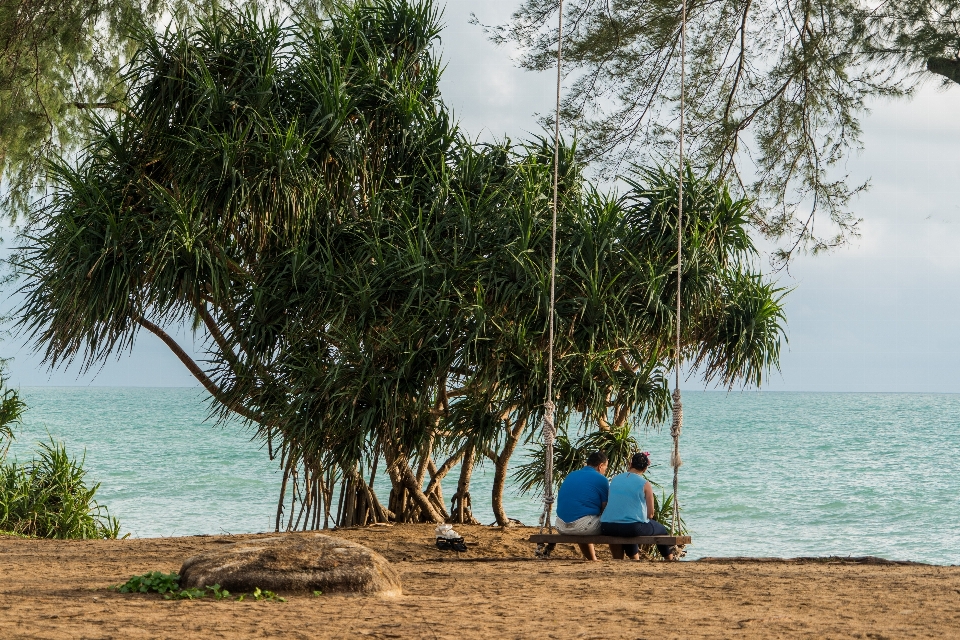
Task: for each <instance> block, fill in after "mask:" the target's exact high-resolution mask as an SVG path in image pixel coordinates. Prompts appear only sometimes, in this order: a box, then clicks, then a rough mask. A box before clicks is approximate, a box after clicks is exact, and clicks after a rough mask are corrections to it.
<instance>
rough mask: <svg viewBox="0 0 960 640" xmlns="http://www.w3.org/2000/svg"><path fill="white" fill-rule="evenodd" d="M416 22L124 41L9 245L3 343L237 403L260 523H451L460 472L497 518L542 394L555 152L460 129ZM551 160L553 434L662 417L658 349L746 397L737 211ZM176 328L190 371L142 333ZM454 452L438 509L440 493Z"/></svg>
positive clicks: (407, 10) (756, 282) (756, 371)
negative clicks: (138, 353) (679, 267)
mask: <svg viewBox="0 0 960 640" xmlns="http://www.w3.org/2000/svg"><path fill="white" fill-rule="evenodd" d="M439 34H440V23H439V14H438V11H437V10H436V9H435V7H434V5H433V4H432V3H431V2H429V1H413V0H369V1H364V2H354V3H350V4H340V5H336V6H334V8H333V9H332V10H331V12H330V14H329V16H327V17H326V18H324V19H322V20H320V19H315V18H301V19H297V20H291V21H281V20H278V19H276V18H273V17H270V16H269V15H264V14H261V13H257V12H254V11H250V12H243V13H221V12H215V13H214V14H213V15H211V16H210V17H209V18H207V19H205V20H202V21H200V22H199V24H198V25H196V26H193V27H185V28H179V29H170V30H168V31H167V32H165V33H164V34H160V35H157V34H154V33H153V32H152V31H149V30H141V31H140V32H138V33H137V34H136V38H137V39H138V42H139V48H138V50H137V53H136V55H135V56H134V57H133V60H132V62H131V65H130V67H129V68H128V70H127V79H128V80H127V82H128V87H129V90H128V93H127V94H126V95H125V96H124V98H123V102H122V104H123V108H122V109H120V110H119V111H118V112H117V114H116V117H115V118H111V119H110V120H98V121H97V122H96V123H95V125H94V126H95V133H94V135H93V136H92V138H91V139H90V141H89V144H88V146H86V147H85V148H84V149H83V152H82V153H81V154H80V155H79V157H78V158H77V159H76V160H75V161H69V160H63V161H61V162H59V163H57V164H56V165H55V166H54V167H53V177H54V180H55V183H54V184H55V190H54V192H53V194H52V196H51V197H50V198H49V199H47V200H45V201H44V202H42V203H41V204H39V205H38V206H37V208H36V209H35V211H34V212H33V217H34V219H35V222H34V223H33V225H32V227H31V228H30V229H29V230H28V231H27V232H26V234H25V235H24V243H23V245H22V247H21V249H20V252H19V255H18V258H17V261H16V262H17V266H18V268H19V269H20V271H21V274H22V275H23V277H24V280H23V282H24V286H23V293H24V294H25V302H24V304H23V306H22V308H21V309H20V314H19V316H20V318H21V328H22V330H23V331H24V332H25V333H26V334H27V335H28V336H30V337H31V338H32V339H33V340H34V342H35V344H36V345H37V346H38V348H41V349H43V350H44V352H45V354H46V358H47V361H48V363H50V364H51V365H52V366H57V365H59V364H61V363H64V362H69V361H71V360H73V359H76V358H79V359H81V360H82V362H83V363H84V364H85V365H86V366H94V365H96V364H97V363H100V362H102V361H104V360H105V359H107V358H109V357H111V356H112V355H114V354H116V353H118V352H120V351H122V350H124V349H126V348H127V347H129V346H130V345H131V344H132V343H133V342H134V340H136V339H137V338H138V336H139V335H140V332H141V330H142V329H146V330H147V331H149V332H150V333H152V334H155V335H156V336H158V337H159V338H160V339H162V340H163V341H164V342H165V343H166V344H167V345H168V346H169V347H170V348H171V349H172V350H173V351H174V352H175V353H176V354H177V355H178V357H179V358H180V359H181V360H182V361H183V363H184V364H185V365H186V366H187V367H188V368H189V369H190V371H191V372H192V373H193V375H195V376H196V377H197V379H198V380H200V381H201V382H202V383H203V385H204V386H205V387H206V389H207V390H208V391H209V392H210V394H211V396H212V399H213V402H212V411H213V413H214V414H215V415H217V416H218V417H220V418H221V419H226V418H227V417H229V416H230V415H232V414H238V415H240V416H242V418H243V419H244V420H245V421H246V422H247V423H248V424H250V425H252V426H253V427H254V428H255V429H256V433H257V435H258V437H259V438H260V439H261V440H262V441H264V442H266V443H267V446H268V447H269V448H270V451H271V453H272V454H274V455H279V457H280V458H281V461H282V464H283V467H284V469H285V476H284V492H285V494H284V495H285V496H286V502H284V497H283V496H282V497H281V509H280V510H279V511H278V514H277V526H278V528H280V527H281V526H283V525H284V522H283V521H282V520H281V516H283V517H284V519H285V520H286V526H287V527H288V528H297V527H313V526H317V525H318V524H319V523H320V521H321V518H323V520H324V521H327V520H328V519H329V518H331V517H332V518H333V519H334V520H335V521H337V522H339V523H341V524H353V523H364V522H368V521H371V520H380V521H384V520H397V521H409V520H426V521H438V520H443V519H445V518H448V517H452V518H454V519H456V520H457V521H461V522H462V521H470V520H471V519H472V515H471V513H470V491H469V483H470V474H471V472H472V470H473V468H474V466H475V465H476V464H478V463H479V462H480V461H481V460H483V459H487V460H490V461H491V462H492V463H493V464H494V467H495V479H494V487H493V494H492V496H491V500H492V504H493V509H494V513H495V514H496V516H497V520H498V521H499V522H500V523H501V524H507V523H508V522H509V519H508V516H507V514H506V512H505V509H504V507H503V502H502V498H503V490H504V484H505V482H506V479H507V474H508V466H509V461H510V459H511V456H512V454H513V452H514V451H515V449H516V447H517V446H518V444H520V443H522V442H523V441H524V440H525V439H527V438H529V437H531V436H532V434H533V433H534V431H533V427H534V426H535V425H537V424H539V420H540V417H541V414H542V409H543V407H542V403H543V398H544V395H545V389H546V372H545V363H546V354H545V350H546V348H547V340H546V328H547V321H548V308H549V304H548V301H549V255H550V251H549V245H550V219H551V209H550V206H551V205H550V202H551V198H550V196H551V193H552V159H553V141H552V140H546V139H543V140H531V141H528V142H525V143H522V144H514V143H511V142H509V141H504V142H502V143H499V144H492V145H476V144H473V143H471V142H470V141H469V139H468V138H466V137H465V136H464V135H462V134H461V133H460V132H459V131H458V129H457V127H456V125H455V123H454V122H453V121H452V119H451V116H450V114H449V111H448V109H447V107H446V106H445V105H444V103H443V101H442V99H441V95H440V93H439V79H440V74H441V69H442V63H441V62H440V60H439V57H438V55H437V53H436V46H437V42H438V38H439ZM560 168H561V180H560V207H559V253H558V268H557V336H558V340H557V342H556V345H555V352H554V355H555V363H556V375H555V389H556V396H557V397H556V402H557V406H558V412H559V422H560V423H561V424H562V425H568V426H569V428H570V429H572V430H580V429H583V430H587V431H611V430H624V429H630V428H636V427H644V426H656V425H659V424H660V423H661V422H662V420H663V419H664V417H665V415H666V413H667V411H668V407H669V395H668V389H667V384H666V381H665V379H664V372H665V370H666V369H667V368H668V367H671V366H673V363H674V362H675V361H676V359H677V358H678V357H683V358H684V359H685V360H686V361H688V362H691V363H692V364H693V367H694V369H695V370H696V371H698V372H700V373H702V374H703V375H704V376H705V378H706V379H707V380H713V381H716V382H718V383H720V384H723V385H729V386H733V385H740V384H756V385H759V384H761V383H762V382H763V381H764V379H765V376H766V375H767V372H768V371H769V370H770V369H771V368H773V367H776V366H777V362H778V358H779V349H780V345H781V342H782V340H783V323H784V316H783V308H782V302H781V301H782V297H783V295H784V292H783V291H782V290H780V289H778V288H777V287H775V286H774V285H773V284H772V283H771V281H770V280H769V279H767V278H765V277H763V276H762V275H761V274H760V272H759V270H758V268H757V266H756V264H755V262H756V250H755V248H754V245H753V241H752V239H751V237H750V235H749V233H748V224H749V220H750V212H751V206H752V205H751V202H750V201H748V200H745V199H738V198H736V197H734V196H733V195H732V194H731V192H730V191H729V189H728V188H727V187H726V185H725V183H723V182H722V181H718V180H716V179H714V178H703V177H700V176H699V175H698V174H697V173H696V172H694V170H693V169H692V168H690V167H687V168H686V169H685V171H684V173H683V176H684V177H683V180H684V199H685V200H684V211H685V217H684V226H683V228H682V229H678V228H677V224H676V223H677V198H678V176H679V172H678V170H677V168H676V167H674V168H658V167H650V168H641V167H635V168H633V169H631V171H630V173H629V176H630V177H629V179H628V182H627V183H626V185H627V186H626V188H625V189H624V191H623V192H622V193H619V194H618V193H605V192H602V191H600V190H599V189H598V188H596V187H595V186H594V185H592V184H591V183H590V182H588V181H587V180H586V179H585V177H584V173H583V167H582V166H581V165H580V164H579V163H578V162H577V160H576V153H575V150H574V148H573V147H572V146H565V147H564V148H563V149H562V153H561V163H560ZM677 234H682V235H683V239H684V245H685V247H686V248H685V253H684V256H685V257H684V266H683V269H684V270H683V274H682V276H683V282H684V287H683V312H682V317H681V318H680V322H681V326H682V328H683V330H682V353H680V354H678V353H676V352H675V347H674V346H673V337H672V330H671V327H672V326H673V324H674V322H675V320H676V318H675V310H674V309H675V307H674V296H675V291H676V277H677V274H676V246H677ZM183 323H190V324H192V326H193V327H195V329H196V331H197V332H198V334H199V335H200V336H201V337H202V339H203V343H204V345H205V348H206V352H207V353H206V358H205V360H203V361H194V360H193V359H191V358H190V357H189V356H188V355H187V353H186V352H185V351H184V350H183V349H181V348H180V346H179V345H178V344H177V343H176V341H175V340H174V339H173V338H172V337H171V335H169V333H168V332H167V331H166V330H165V328H166V327H169V326H177V325H180V324H183ZM380 463H384V465H385V468H386V472H387V474H388V475H389V479H390V483H391V486H392V492H391V496H390V500H389V502H388V504H386V505H382V504H381V503H380V502H379V500H378V499H377V497H376V495H375V494H374V492H373V491H372V489H371V487H372V486H373V484H374V481H375V478H374V477H373V476H374V474H375V473H376V470H377V469H378V468H379V467H380ZM458 463H460V467H461V476H460V483H459V485H458V491H457V493H456V494H455V495H454V496H453V500H452V502H451V505H450V508H449V510H448V508H447V506H446V501H445V500H444V499H443V496H442V492H441V489H440V480H441V479H442V478H443V477H444V476H445V475H446V474H447V473H449V472H450V471H451V469H452V468H453V467H454V466H455V465H457V464H458ZM338 482H339V483H341V496H344V497H343V498H342V499H340V500H336V501H335V500H334V497H335V496H334V487H335V484H336V483H338ZM425 484H426V486H425ZM333 504H338V505H339V509H340V510H339V513H336V514H331V513H330V511H329V510H330V508H331V505H333ZM285 505H290V508H288V507H287V506H285ZM284 509H287V510H286V511H284Z"/></svg>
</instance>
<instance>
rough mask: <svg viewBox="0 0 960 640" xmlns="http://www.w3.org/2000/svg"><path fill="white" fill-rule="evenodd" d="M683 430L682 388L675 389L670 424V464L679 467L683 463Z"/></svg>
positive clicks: (675, 467)
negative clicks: (681, 440)
mask: <svg viewBox="0 0 960 640" xmlns="http://www.w3.org/2000/svg"><path fill="white" fill-rule="evenodd" d="M682 431H683V402H682V401H681V400H680V388H679V387H677V388H676V389H674V390H673V423H672V424H671V425H670V435H671V436H672V437H673V453H671V454H670V466H671V467H673V468H674V469H679V468H680V465H682V464H683V460H681V459H680V433H681V432H682Z"/></svg>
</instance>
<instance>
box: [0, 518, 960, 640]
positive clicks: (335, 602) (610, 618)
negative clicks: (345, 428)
mask: <svg viewBox="0 0 960 640" xmlns="http://www.w3.org/2000/svg"><path fill="white" fill-rule="evenodd" d="M461 529H462V533H463V534H464V536H465V538H466V540H467V542H468V544H469V548H468V551H467V553H464V554H459V555H458V554H456V553H455V552H440V551H438V550H437V549H436V548H435V547H433V546H432V537H431V535H432V527H431V526H427V525H423V526H419V525H406V526H397V527H373V528H367V529H355V530H341V531H337V532H334V535H339V536H343V537H344V538H348V539H350V540H354V541H356V542H360V543H363V544H365V545H367V546H369V547H371V548H373V549H375V550H377V551H379V552H380V553H382V554H383V555H384V556H386V557H387V558H388V559H389V560H390V561H391V562H393V563H394V564H395V566H396V567H397V569H398V571H399V572H400V574H401V575H402V579H403V591H404V595H403V596H401V597H398V598H391V599H379V598H363V597H356V596H342V595H341V596H338V595H323V596H321V597H313V596H311V595H295V594H294V595H289V596H288V597H287V602H252V601H249V600H245V601H243V602H235V601H214V600H212V599H209V598H208V599H203V600H197V601H184V600H181V601H166V600H163V599H162V598H161V597H160V596H156V595H124V594H119V593H114V592H112V591H110V590H109V589H108V587H109V586H110V585H112V584H116V583H119V582H122V581H124V580H126V579H127V578H129V577H130V576H131V575H134V574H141V573H145V572H147V571H154V570H160V571H164V572H173V571H176V570H178V569H179V567H180V563H181V562H182V561H183V560H184V559H185V558H187V557H189V556H191V555H194V554H196V553H199V552H201V551H203V550H205V549H210V548H214V547H217V546H219V545H222V544H224V543H229V542H232V541H236V540H237V539H239V538H246V537H250V536H196V537H184V538H155V539H142V540H120V541H70V542H64V541H53V540H24V539H16V538H10V537H0V575H2V576H3V580H2V581H0V611H2V614H0V638H261V637H277V638H354V637H372V638H437V639H439V638H631V639H633V638H649V639H652V638H872V639H880V638H951V637H960V567H942V566H929V565H907V564H874V563H864V562H857V561H840V560H830V561H810V560H806V561H804V560H800V561H797V560H793V561H787V560H779V561H774V560H768V559H755V560H749V559H712V560H706V561H703V560H701V561H697V562H679V563H672V564H667V563H661V562H656V563H654V562H642V563H630V562H616V563H615V562H613V561H612V560H610V559H609V555H607V554H605V553H604V554H601V555H602V556H606V558H607V560H606V561H604V562H600V563H586V562H583V561H581V560H578V559H576V556H575V554H574V552H573V549H572V548H569V547H561V548H559V549H558V553H557V554H556V557H555V558H554V559H552V560H550V561H538V560H535V559H532V547H531V545H529V544H527V543H525V542H524V539H525V538H526V536H528V535H529V534H530V533H531V532H532V530H531V529H529V528H512V529H508V530H505V531H504V530H500V529H498V528H491V527H462V528H461ZM262 535H276V534H262ZM292 535H295V534H292Z"/></svg>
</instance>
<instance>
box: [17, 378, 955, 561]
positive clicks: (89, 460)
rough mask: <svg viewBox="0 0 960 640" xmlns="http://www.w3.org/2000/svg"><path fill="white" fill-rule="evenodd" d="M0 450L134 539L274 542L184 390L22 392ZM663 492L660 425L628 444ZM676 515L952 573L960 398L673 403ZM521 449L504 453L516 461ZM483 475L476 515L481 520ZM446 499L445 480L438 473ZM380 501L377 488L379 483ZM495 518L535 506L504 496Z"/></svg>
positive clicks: (244, 470)
mask: <svg viewBox="0 0 960 640" xmlns="http://www.w3.org/2000/svg"><path fill="white" fill-rule="evenodd" d="M21 396H22V398H23V399H24V401H25V402H26V403H27V405H28V407H29V409H28V411H27V413H26V415H25V420H24V424H23V427H22V428H21V429H20V430H19V431H18V433H17V440H16V441H15V443H14V445H13V447H12V449H11V455H13V456H15V457H17V458H19V459H24V458H27V457H29V456H30V455H31V450H32V449H33V448H34V446H35V443H36V442H38V441H42V440H47V439H48V438H50V437H53V438H55V439H57V440H61V441H63V442H64V443H65V444H66V445H67V448H68V451H69V452H70V453H72V454H73V455H74V456H76V457H81V456H85V466H86V468H87V470H88V477H89V478H90V479H91V481H95V482H99V483H100V490H99V492H98V494H97V497H98V500H99V501H100V502H101V503H102V504H105V505H107V506H108V507H109V509H110V512H111V514H113V515H115V516H117V517H118V518H119V519H120V522H121V526H122V531H123V532H124V533H127V532H129V533H130V535H131V536H133V537H155V536H182V535H193V534H201V533H207V534H218V533H247V532H261V531H272V530H273V523H274V518H275V515H276V498H277V495H278V492H279V486H280V473H279V471H278V469H277V467H276V463H275V462H271V461H270V460H269V459H268V457H267V452H266V450H265V449H264V448H262V447H261V446H260V445H259V443H257V442H253V441H251V435H252V434H251V433H250V432H249V431H246V430H244V429H243V428H241V427H238V426H226V427H220V426H216V425H213V424H211V423H210V422H207V421H206V417H207V408H206V401H205V398H204V395H203V393H202V391H201V390H199V389H195V388H156V389H149V388H138V387H126V388H108V387H26V388H22V389H21ZM637 437H638V438H639V440H640V442H641V443H642V444H643V447H644V448H645V449H646V450H649V451H650V452H651V454H652V459H653V466H652V468H651V472H650V476H651V477H652V479H653V480H654V481H655V482H658V483H661V484H662V485H663V487H664V488H667V487H668V486H669V485H670V483H671V479H672V470H671V468H670V466H669V452H670V435H669V429H663V430H659V431H658V430H647V431H641V432H640V433H638V434H637ZM681 454H682V458H683V462H684V464H683V466H682V467H681V469H680V492H679V498H680V504H681V508H682V513H683V517H684V519H685V521H686V523H687V525H688V527H689V528H690V530H691V534H692V535H693V538H694V544H693V545H692V546H691V547H690V548H689V555H688V557H690V558H697V557H703V556H778V557H795V556H825V555H836V556H862V555H874V556H880V557H883V558H888V559H893V560H916V561H921V562H929V563H936V564H960V395H938V394H930V395H925V394H875V393H874V394H872V393H783V392H754V391H750V392H731V393H724V392H713V391H699V392H697V391H686V392H684V431H683V435H682V439H681ZM524 455H525V454H524V452H522V451H518V452H517V454H516V455H515V456H514V465H518V464H520V463H521V462H522V461H523V456H524ZM492 477H493V469H492V465H490V464H487V465H485V466H482V467H481V468H480V469H478V470H477V471H476V472H475V474H474V480H473V484H472V486H471V494H472V496H473V503H474V514H475V515H476V516H477V518H478V519H479V520H481V521H482V522H484V523H489V522H492V521H493V514H492V511H491V510H490V499H489V495H490V494H489V489H490V485H491V483H492ZM448 480H449V482H448V483H445V486H444V495H445V496H446V498H447V499H448V500H449V497H450V496H451V495H452V494H453V491H454V485H455V483H456V473H455V472H454V473H451V474H450V475H449V476H448ZM381 491H382V488H381ZM506 506H507V512H508V515H509V516H510V517H513V518H517V519H519V520H520V521H522V522H523V523H525V524H530V525H533V524H536V522H537V518H538V515H539V512H540V508H541V506H540V503H539V502H538V500H537V499H536V498H535V497H534V496H529V495H527V496H523V495H519V494H518V493H517V491H516V490H515V489H514V488H512V487H510V488H508V489H507V494H506Z"/></svg>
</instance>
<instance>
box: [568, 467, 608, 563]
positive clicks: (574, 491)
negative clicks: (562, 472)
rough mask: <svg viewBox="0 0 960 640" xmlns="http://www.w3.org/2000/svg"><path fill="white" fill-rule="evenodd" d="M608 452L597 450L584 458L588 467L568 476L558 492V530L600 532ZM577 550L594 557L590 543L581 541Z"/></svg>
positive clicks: (570, 533) (578, 533)
mask: <svg viewBox="0 0 960 640" xmlns="http://www.w3.org/2000/svg"><path fill="white" fill-rule="evenodd" d="M606 472H607V455H606V454H605V453H603V452H602V451H596V452H594V453H591V454H590V457H589V458H587V466H585V467H584V468H583V469H580V470H578V471H574V472H573V473H571V474H569V475H567V477H566V479H565V480H564V481H563V484H562V485H560V491H558V492H557V531H558V532H559V533H561V534H564V535H568V536H597V535H600V514H601V512H603V507H604V506H605V505H606V504H607V492H608V491H609V488H610V484H609V483H608V482H607V478H606V476H604V474H605V473H606ZM578 546H579V547H580V553H582V554H583V557H584V558H586V559H587V560H594V561H595V560H596V559H597V553H596V550H595V549H594V547H593V545H592V544H580V545H578Z"/></svg>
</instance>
